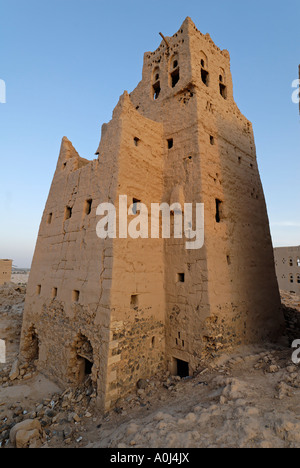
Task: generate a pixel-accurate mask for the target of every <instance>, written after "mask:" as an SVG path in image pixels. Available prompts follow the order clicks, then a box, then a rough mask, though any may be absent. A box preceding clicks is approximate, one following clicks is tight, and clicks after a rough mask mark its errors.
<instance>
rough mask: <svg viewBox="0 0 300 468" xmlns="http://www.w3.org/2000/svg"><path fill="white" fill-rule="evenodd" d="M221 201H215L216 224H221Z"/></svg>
mask: <svg viewBox="0 0 300 468" xmlns="http://www.w3.org/2000/svg"><path fill="white" fill-rule="evenodd" d="M221 204H222V202H221V200H218V199H216V222H217V223H220V222H221Z"/></svg>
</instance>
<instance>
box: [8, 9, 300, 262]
mask: <svg viewBox="0 0 300 468" xmlns="http://www.w3.org/2000/svg"><path fill="white" fill-rule="evenodd" d="M187 16H190V17H191V18H192V19H193V21H194V22H195V24H196V26H197V27H198V29H200V30H201V31H202V32H203V33H206V32H209V33H210V35H211V37H212V39H213V40H214V41H215V43H216V44H217V45H218V46H219V47H220V48H222V49H228V50H229V52H230V55H231V67H232V74H233V82H234V97H235V100H236V102H237V104H238V106H239V108H240V109H241V111H242V112H243V113H244V114H245V115H246V117H247V118H248V119H250V120H251V121H252V122H253V127H254V132H255V139H256V145H257V156H258V163H259V168H260V173H261V178H262V182H263V186H264V190H265V195H266V200H267V205H268V212H269V217H270V222H271V230H272V237H273V242H274V245H275V246H280V245H299V244H300V210H299V207H298V203H299V200H300V184H299V174H300V171H299V169H300V158H299V115H298V107H297V105H295V104H293V103H292V100H291V94H292V87H291V84H292V81H293V80H295V79H296V78H297V71H298V64H299V63H300V53H299V44H300V38H299V35H300V19H299V18H300V3H299V1H298V0H297V1H289V0H286V1H285V2H279V1H274V0H273V1H269V0H260V1H257V0H252V1H251V2H245V1H240V0H227V1H226V2H225V1H224V0H222V1H220V0H210V1H209V2H208V1H196V0H185V1H179V0H160V1H158V0H152V1H144V0H143V1H142V0H140V1H137V0H111V1H110V2H108V1H103V0H48V1H45V0H44V1H41V0H0V79H2V80H5V82H6V86H7V103H6V104H0V158H1V184H0V217H1V218H0V219H1V221H0V223H1V224H0V226H1V228H0V258H13V259H14V263H15V264H16V265H18V266H20V267H21V266H22V267H28V266H30V263H31V259H32V254H33V250H34V245H35V241H36V237H37V232H38V227H39V223H40V219H41V215H42V212H43V209H44V205H45V202H46V199H47V195H48V191H49V188H50V184H51V180H52V177H53V173H54V170H55V166H56V163H57V157H58V152H59V147H60V143H61V138H62V137H63V136H64V135H65V136H67V137H68V138H69V139H70V140H71V141H72V143H73V144H74V146H75V148H76V149H77V151H78V152H79V154H80V155H81V156H82V157H85V158H88V159H93V157H94V153H95V150H96V149H97V147H98V143H99V139H100V129H101V125H102V123H104V122H107V121H109V120H110V119H111V115H112V111H113V108H114V107H115V105H116V104H117V102H118V99H119V96H120V95H121V94H122V93H123V91H124V90H125V89H126V90H128V91H129V92H130V91H131V90H132V89H134V88H135V87H136V85H137V84H138V82H139V81H140V79H141V73H142V63H143V54H144V52H146V51H149V50H155V49H156V48H157V47H158V45H159V43H160V40H161V39H160V37H159V35H158V33H159V32H160V31H161V32H163V33H164V34H165V35H173V34H174V33H175V32H176V31H177V30H178V29H179V27H180V25H181V24H182V22H183V21H184V19H185V18H186V17H187Z"/></svg>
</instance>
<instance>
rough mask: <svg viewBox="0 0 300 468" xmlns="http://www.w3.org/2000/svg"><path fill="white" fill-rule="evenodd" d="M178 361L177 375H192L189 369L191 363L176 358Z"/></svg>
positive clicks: (182, 376)
mask: <svg viewBox="0 0 300 468" xmlns="http://www.w3.org/2000/svg"><path fill="white" fill-rule="evenodd" d="M176 361H177V375H179V377H181V378H182V379H183V378H184V377H188V376H189V375H190V371H189V363H188V362H185V361H181V359H176Z"/></svg>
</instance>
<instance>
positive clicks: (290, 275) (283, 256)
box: [274, 246, 300, 295]
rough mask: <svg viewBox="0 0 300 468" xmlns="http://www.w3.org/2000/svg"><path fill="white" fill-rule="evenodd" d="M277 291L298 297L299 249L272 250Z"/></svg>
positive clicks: (299, 277)
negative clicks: (290, 293)
mask: <svg viewBox="0 0 300 468" xmlns="http://www.w3.org/2000/svg"><path fill="white" fill-rule="evenodd" d="M274 256H275V267H276V275H277V281H278V285H279V289H282V290H283V291H290V292H294V293H295V294H297V295H300V247H299V246H297V247H277V248H275V249H274Z"/></svg>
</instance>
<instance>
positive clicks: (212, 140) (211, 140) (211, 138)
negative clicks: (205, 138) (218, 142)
mask: <svg viewBox="0 0 300 468" xmlns="http://www.w3.org/2000/svg"><path fill="white" fill-rule="evenodd" d="M209 141H210V144H211V145H214V144H215V139H214V137H213V136H212V135H210V137H209Z"/></svg>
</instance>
